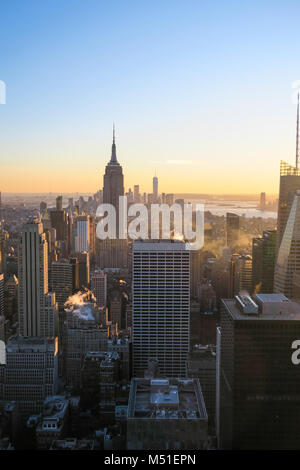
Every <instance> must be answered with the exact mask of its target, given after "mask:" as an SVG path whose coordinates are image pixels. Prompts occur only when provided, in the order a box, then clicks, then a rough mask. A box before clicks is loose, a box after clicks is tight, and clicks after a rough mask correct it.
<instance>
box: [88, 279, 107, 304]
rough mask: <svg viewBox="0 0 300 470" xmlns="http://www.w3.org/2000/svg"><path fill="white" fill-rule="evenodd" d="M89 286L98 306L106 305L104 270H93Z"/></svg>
mask: <svg viewBox="0 0 300 470" xmlns="http://www.w3.org/2000/svg"><path fill="white" fill-rule="evenodd" d="M91 288H92V292H93V294H94V296H95V299H96V304H97V306H98V307H105V306H106V295H107V275H106V273H105V272H104V271H95V272H93V274H92V277H91Z"/></svg>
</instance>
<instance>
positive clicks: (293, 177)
mask: <svg viewBox="0 0 300 470" xmlns="http://www.w3.org/2000/svg"><path fill="white" fill-rule="evenodd" d="M295 163H296V164H295V166H292V165H289V164H288V163H286V162H283V161H281V162H280V186H279V203H278V217H277V253H278V250H279V248H280V244H281V240H282V237H283V234H284V230H285V227H286V223H287V220H288V217H289V213H290V209H291V206H292V203H293V200H294V195H295V192H296V191H297V190H298V189H300V169H299V93H298V98H297V123H296V162H295Z"/></svg>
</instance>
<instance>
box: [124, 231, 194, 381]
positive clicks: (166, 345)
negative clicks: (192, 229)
mask: <svg viewBox="0 0 300 470" xmlns="http://www.w3.org/2000/svg"><path fill="white" fill-rule="evenodd" d="M132 317H133V318H132V326H133V330H132V334H133V372H134V375H135V376H143V374H144V370H145V369H146V368H147V365H148V360H149V359H158V361H159V369H160V372H161V375H162V376H165V377H180V376H181V377H182V376H185V372H186V370H185V366H186V359H187V355H188V351H189V336H190V333H189V325H190V250H188V249H186V244H185V243H184V242H181V241H175V240H161V241H136V242H134V244H133V312H132Z"/></svg>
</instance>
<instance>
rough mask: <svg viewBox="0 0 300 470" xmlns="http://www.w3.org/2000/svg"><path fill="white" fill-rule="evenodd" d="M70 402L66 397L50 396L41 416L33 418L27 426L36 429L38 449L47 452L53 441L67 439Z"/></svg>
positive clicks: (46, 400)
mask: <svg viewBox="0 0 300 470" xmlns="http://www.w3.org/2000/svg"><path fill="white" fill-rule="evenodd" d="M68 421H69V400H68V399H67V398H66V397H65V396H64V395H54V396H49V397H47V398H46V399H45V401H44V404H43V410H42V413H41V414H40V415H33V416H31V417H30V418H29V419H28V421H27V425H28V426H29V427H35V436H36V448H37V449H38V450H46V449H49V448H50V447H51V444H52V442H53V440H56V439H61V438H62V437H65V435H66V434H67V432H68V424H69V422H68Z"/></svg>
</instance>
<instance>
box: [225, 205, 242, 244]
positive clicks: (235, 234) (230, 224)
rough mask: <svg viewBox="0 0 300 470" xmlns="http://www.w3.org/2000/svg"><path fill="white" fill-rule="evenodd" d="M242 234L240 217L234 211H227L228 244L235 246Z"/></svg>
mask: <svg viewBox="0 0 300 470" xmlns="http://www.w3.org/2000/svg"><path fill="white" fill-rule="evenodd" d="M239 236H240V218H239V216H238V215H237V214H233V213H232V212H227V213H226V245H227V246H229V247H230V248H235V247H236V246H237V244H238V240H239Z"/></svg>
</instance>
